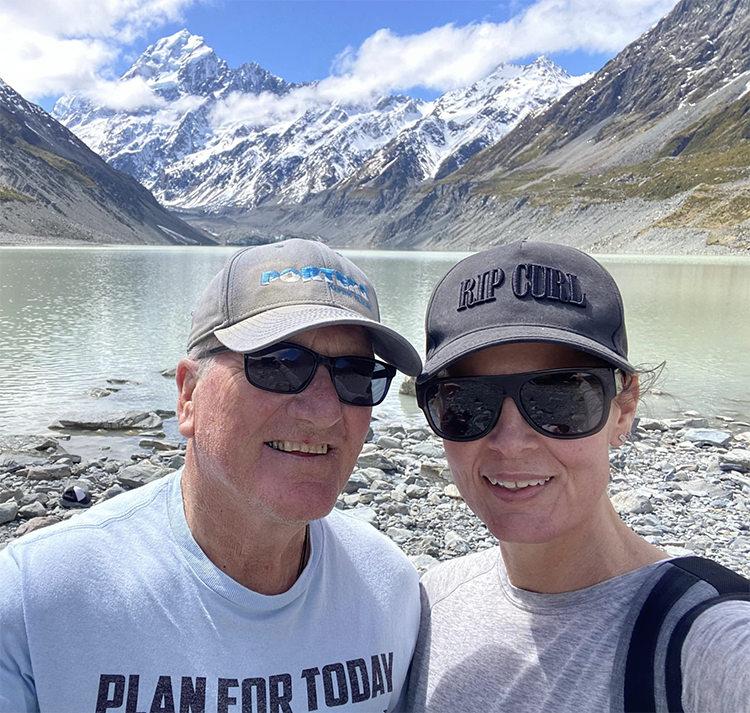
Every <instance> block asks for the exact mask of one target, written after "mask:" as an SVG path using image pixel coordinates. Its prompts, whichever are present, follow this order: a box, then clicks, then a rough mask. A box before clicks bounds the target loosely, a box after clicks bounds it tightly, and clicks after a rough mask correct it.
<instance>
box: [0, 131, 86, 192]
mask: <svg viewBox="0 0 750 713" xmlns="http://www.w3.org/2000/svg"><path fill="white" fill-rule="evenodd" d="M13 143H14V144H15V145H16V146H18V148H20V149H21V150H22V151H26V153H30V154H31V155H32V156H36V157H37V158H40V159H42V161H44V162H45V163H47V164H49V165H50V166H52V168H54V169H56V170H58V171H62V172H63V173H66V174H67V175H69V176H70V177H71V178H74V179H75V180H76V181H78V182H79V183H81V184H83V186H84V187H85V188H96V183H94V182H93V181H92V180H91V179H90V178H89V177H88V176H87V175H86V174H85V173H84V172H83V170H82V169H81V167H80V166H78V165H76V164H75V163H73V162H72V161H68V159H65V158H62V157H61V156H57V155H55V154H53V153H50V152H49V151H45V150H44V149H42V148H39V147H38V146H32V145H31V144H29V143H26V142H25V141H24V140H23V139H20V138H18V137H16V138H15V139H14V140H13Z"/></svg>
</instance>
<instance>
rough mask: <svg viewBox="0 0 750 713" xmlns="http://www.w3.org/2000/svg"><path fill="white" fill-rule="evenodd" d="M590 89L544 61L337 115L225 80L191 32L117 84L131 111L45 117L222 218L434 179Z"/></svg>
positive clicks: (318, 98) (151, 54)
mask: <svg viewBox="0 0 750 713" xmlns="http://www.w3.org/2000/svg"><path fill="white" fill-rule="evenodd" d="M583 79H585V78H572V77H570V76H569V75H568V74H567V73H566V72H565V71H564V70H562V69H561V68H560V67H558V66H557V65H555V64H554V63H552V62H551V61H549V60H548V59H546V58H540V59H538V60H537V61H536V62H534V63H533V64H532V65H529V66H525V67H524V66H516V65H510V64H508V65H501V66H500V67H498V68H497V69H496V70H495V71H494V72H492V73H491V74H490V75H489V76H487V77H486V78H484V79H482V80H480V81H478V82H476V83H475V84H474V85H472V86H471V87H469V88H468V89H465V90H457V91H453V92H450V93H448V94H445V95H444V96H442V97H440V98H439V99H438V100H437V101H435V102H424V101H421V100H419V99H413V98H410V97H406V96H400V95H399V96H385V97H381V98H379V99H374V100H372V101H362V102H358V103H342V102H340V101H336V100H331V99H330V98H329V99H327V98H326V96H327V95H326V93H325V92H324V91H321V87H320V84H316V83H313V84H291V83H287V82H285V81H284V80H283V79H280V78H279V77H276V76H274V75H272V74H270V73H269V72H267V71H266V70H264V69H262V68H261V67H260V66H258V65H257V64H255V63H252V64H245V65H242V66H241V67H238V68H237V69H230V68H229V66H228V65H227V63H226V62H225V61H224V60H222V59H220V58H219V57H217V55H216V53H215V52H214V51H213V50H212V49H211V48H210V47H208V46H207V45H206V44H205V42H204V41H203V38H201V37H197V36H195V35H191V34H190V33H189V32H187V30H183V31H181V32H178V33H177V34H175V35H172V36H171V37H166V38H164V39H162V40H160V41H159V42H157V43H156V44H154V45H153V46H151V47H149V48H148V49H147V50H146V51H145V52H144V53H143V54H142V55H141V56H140V57H139V58H138V59H137V61H136V62H135V63H134V64H133V66H132V67H131V68H130V69H129V70H128V71H127V72H126V73H125V74H124V75H123V76H122V77H121V78H120V81H121V82H122V83H124V86H125V85H126V86H128V87H130V88H132V89H134V90H137V92H136V93H135V94H133V96H134V98H133V100H132V102H131V104H130V106H124V105H123V106H122V107H121V108H119V109H113V108H109V107H100V106H95V105H94V104H92V103H91V101H90V100H88V99H86V98H84V97H80V96H68V97H63V98H62V99H60V100H59V101H58V103H57V104H56V106H55V108H54V110H53V116H55V118H57V119H58V120H59V121H60V122H61V123H63V124H64V125H65V126H67V127H68V128H69V129H71V130H72V131H73V132H74V133H75V134H76V135H77V136H79V137H80V138H81V139H82V140H83V141H85V142H86V143H87V144H88V145H89V146H90V147H91V148H92V149H93V150H94V151H96V152H97V153H99V154H100V155H101V156H102V157H104V158H105V160H107V161H108V162H109V163H110V164H111V165H112V166H114V167H115V168H118V169H120V170H121V171H124V172H126V173H129V174H130V175H132V176H134V177H135V178H137V179H138V180H139V181H140V182H141V183H143V185H145V186H146V187H147V188H149V189H150V190H151V191H153V193H154V194H155V195H156V196H157V197H158V198H159V199H160V200H161V201H162V202H163V203H164V204H166V205H168V206H172V207H179V208H185V209H204V210H214V211H215V210H221V209H222V208H224V207H230V206H246V207H251V206H255V205H258V204H260V203H263V202H266V201H269V200H270V201H273V202H283V203H290V202H292V203H293V202H299V201H300V200H302V199H304V198H305V197H306V196H308V195H309V194H311V193H317V192H320V191H323V190H325V189H328V188H331V187H333V186H337V185H339V184H341V183H342V182H344V181H347V179H348V180H349V181H354V182H355V183H358V184H360V183H367V182H369V181H372V180H373V179H376V180H377V179H384V177H385V176H387V175H390V176H391V179H390V180H392V176H393V174H394V172H395V173H398V174H399V176H400V180H406V181H407V182H408V183H414V182H420V181H423V180H425V179H429V178H434V177H440V176H441V175H444V174H446V173H449V172H451V171H453V170H455V169H456V168H458V167H460V166H461V165H463V163H464V162H465V161H466V160H467V159H468V158H469V157H470V156H471V155H473V154H474V153H476V152H477V151H478V150H480V149H482V148H484V147H485V146H488V145H489V144H491V143H493V142H494V141H496V140H497V139H498V138H500V137H502V136H503V135H505V134H506V133H507V132H508V131H509V130H510V129H511V128H512V127H513V126H515V125H516V124H517V123H518V122H519V121H520V120H521V119H522V118H523V117H524V116H526V115H527V114H529V113H530V112H534V111H536V110H538V109H540V108H543V107H545V106H547V105H548V104H549V103H550V102H552V101H554V100H555V99H557V98H558V97H560V96H561V95H563V94H565V93H566V92H567V91H568V90H569V89H571V88H572V87H573V86H576V85H577V84H578V83H580V81H582V80H583Z"/></svg>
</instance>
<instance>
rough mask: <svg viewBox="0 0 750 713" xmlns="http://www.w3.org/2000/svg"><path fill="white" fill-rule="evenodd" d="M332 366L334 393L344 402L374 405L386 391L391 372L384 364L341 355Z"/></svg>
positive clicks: (383, 396)
mask: <svg viewBox="0 0 750 713" xmlns="http://www.w3.org/2000/svg"><path fill="white" fill-rule="evenodd" d="M333 367H334V378H333V383H334V386H335V387H336V393H337V394H338V396H339V398H340V399H341V400H342V401H343V402H344V403H347V404H351V405H353V406H376V405H377V404H379V403H380V402H381V401H382V400H383V399H384V398H385V395H386V394H387V393H388V387H389V386H390V384H391V378H392V377H393V374H392V372H391V371H390V370H389V369H388V367H387V366H386V365H385V364H381V363H380V362H378V361H375V360H374V359H368V358H365V357H362V358H357V357H341V358H340V359H336V360H335V361H334V365H333Z"/></svg>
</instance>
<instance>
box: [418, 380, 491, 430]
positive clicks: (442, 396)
mask: <svg viewBox="0 0 750 713" xmlns="http://www.w3.org/2000/svg"><path fill="white" fill-rule="evenodd" d="M425 404H426V406H427V415H428V417H429V421H430V424H431V425H432V428H433V429H434V431H435V432H436V433H437V434H438V435H439V436H440V437H441V438H447V439H448V440H449V441H469V440H473V439H477V438H481V437H482V436H485V435H487V433H489V432H490V431H491V430H492V427H493V426H494V425H495V423H496V422H497V418H498V416H499V415H500V407H501V406H502V394H499V393H497V392H496V391H495V390H493V389H489V388H488V387H487V385H486V384H482V383H480V382H476V381H464V382H452V381H443V382H441V383H439V384H434V385H432V386H428V387H427V391H426V392H425Z"/></svg>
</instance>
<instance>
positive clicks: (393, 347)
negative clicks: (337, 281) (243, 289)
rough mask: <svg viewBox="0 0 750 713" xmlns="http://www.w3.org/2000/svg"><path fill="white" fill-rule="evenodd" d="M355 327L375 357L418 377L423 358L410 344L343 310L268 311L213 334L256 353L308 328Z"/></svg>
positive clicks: (305, 307)
mask: <svg viewBox="0 0 750 713" xmlns="http://www.w3.org/2000/svg"><path fill="white" fill-rule="evenodd" d="M337 325H354V326H360V327H364V328H365V329H366V330H367V331H368V333H369V335H370V338H371V340H372V348H373V351H374V352H375V354H377V355H378V356H379V357H380V358H381V359H384V360H385V361H387V362H388V363H389V364H393V366H395V367H396V368H397V369H398V370H399V371H402V372H404V373H405V374H409V375H410V376H417V375H418V374H419V373H420V371H421V370H422V359H421V358H420V356H419V354H418V353H417V350H416V349H415V348H414V347H413V346H412V345H411V343H410V342H409V341H408V340H407V339H405V338H404V337H402V336H401V335H400V334H399V333H398V332H395V331H394V330H392V329H391V328H390V327H386V326H385V325H384V324H381V323H380V322H376V321H375V320H372V319H368V318H367V317H364V316H363V315H361V314H358V313H357V312H350V311H349V310H346V309H342V308H340V307H326V306H320V305H309V306H308V305H293V306H285V307H277V308H276V309H269V310H266V311H265V312H262V313H260V314H258V315H256V316H254V317H249V318H248V319H245V320H242V321H241V322H237V323H236V324H232V325H231V326H229V327H225V328H224V329H217V330H216V331H215V332H214V335H215V336H216V338H217V339H218V340H219V341H220V342H221V343H222V344H223V345H224V346H225V347H227V348H228V349H231V350H232V351H234V352H255V351H258V350H259V349H264V348H265V347H269V346H271V345H272V344H275V343H276V342H281V341H283V340H284V339H288V338H289V337H293V336H294V335H295V334H300V333H301V332H306V331H307V330H309V329H319V328H321V327H333V326H337Z"/></svg>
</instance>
